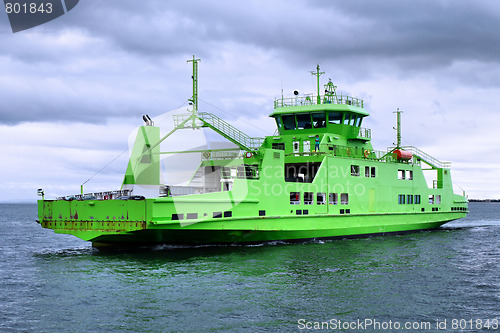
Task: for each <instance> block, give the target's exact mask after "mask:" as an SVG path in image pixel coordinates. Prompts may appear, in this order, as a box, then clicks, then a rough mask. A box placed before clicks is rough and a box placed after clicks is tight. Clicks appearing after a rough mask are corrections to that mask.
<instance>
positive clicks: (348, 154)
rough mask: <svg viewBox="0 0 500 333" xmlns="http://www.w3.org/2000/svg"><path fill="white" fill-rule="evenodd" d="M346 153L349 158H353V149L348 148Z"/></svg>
mask: <svg viewBox="0 0 500 333" xmlns="http://www.w3.org/2000/svg"><path fill="white" fill-rule="evenodd" d="M346 153H347V156H351V148H347V151H346Z"/></svg>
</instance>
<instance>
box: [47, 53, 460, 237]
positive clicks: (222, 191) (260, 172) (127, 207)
mask: <svg viewBox="0 0 500 333" xmlns="http://www.w3.org/2000/svg"><path fill="white" fill-rule="evenodd" d="M198 61H199V59H195V57H193V59H192V60H189V62H192V65H193V77H192V78H193V96H192V98H191V99H189V101H190V105H192V107H191V106H190V107H189V108H187V109H186V111H185V112H183V113H180V114H175V115H173V126H172V127H171V128H169V129H167V132H166V133H163V134H161V132H160V127H159V126H155V123H154V122H153V120H152V119H151V118H150V117H149V116H144V117H143V120H144V121H145V124H143V126H140V127H139V128H138V131H137V134H136V137H135V142H134V144H133V148H132V149H131V153H130V159H129V162H128V166H127V169H126V172H125V176H124V179H123V184H122V187H121V188H120V190H116V191H107V192H98V193H84V192H83V185H82V189H81V191H80V194H78V195H73V196H64V197H59V198H57V199H53V200H49V199H46V198H45V197H44V191H43V189H39V190H38V194H39V195H40V196H41V200H39V201H38V222H39V223H40V225H41V226H42V227H44V228H49V229H53V230H54V231H55V232H56V233H64V234H71V235H74V236H76V237H79V238H81V239H83V240H86V241H91V242H92V244H93V246H95V247H100V246H106V245H142V244H186V245H198V244H220V243H223V244H232V243H259V242H269V241H297V240H307V239H326V238H343V237H355V236H366V235H374V234H389V233H404V232H414V231H418V230H427V229H435V228H438V227H439V226H440V225H442V224H444V223H446V222H448V221H452V220H455V219H459V218H463V217H465V216H466V215H467V211H468V200H467V198H466V195H465V193H463V194H461V195H460V194H454V192H453V187H452V181H451V172H450V168H451V164H450V163H449V162H441V161H439V160H437V159H435V158H433V157H431V156H429V155H428V154H426V153H424V152H423V151H421V150H419V149H418V148H416V147H413V146H402V145H401V127H400V124H401V118H400V117H401V111H399V110H398V111H396V114H397V123H398V126H397V145H395V147H389V148H387V149H386V150H385V151H378V150H374V149H373V146H372V142H371V140H372V138H371V130H370V129H367V128H364V127H362V125H363V121H364V119H365V117H368V116H369V114H368V113H367V111H366V110H365V109H364V101H363V100H362V99H359V98H354V97H351V96H347V95H345V94H340V93H338V92H337V86H335V85H334V84H333V83H332V82H331V80H329V81H328V83H327V84H326V85H324V93H323V94H321V91H320V76H321V75H322V74H324V73H323V72H320V68H319V65H318V66H317V69H316V71H314V72H311V73H312V74H313V75H315V76H316V79H317V90H318V91H317V95H312V94H311V95H304V96H300V95H299V94H298V92H294V93H295V96H294V97H292V98H285V97H283V96H281V97H280V98H278V99H276V100H275V101H274V112H272V113H271V114H270V117H272V118H274V120H275V121H276V125H277V130H276V132H275V133H274V135H271V136H266V137H265V138H254V137H250V136H248V135H246V134H244V133H243V132H241V131H239V130H238V129H236V128H235V127H233V126H232V125H230V124H229V123H227V122H226V121H224V120H222V119H221V118H219V117H217V116H216V115H214V114H211V113H206V112H199V111H198V78H197V76H198V75H197V74H198ZM207 129H209V130H212V131H214V132H215V133H217V134H218V135H220V136H222V137H223V138H225V140H226V143H231V144H230V145H227V144H226V145H202V146H197V147H194V148H189V149H187V150H179V151H175V149H174V150H169V151H165V150H163V149H162V146H163V143H164V142H167V141H168V140H169V139H171V138H173V137H174V135H175V133H179V132H184V133H183V134H182V135H184V136H183V137H184V138H186V140H187V138H189V137H191V136H193V135H194V134H195V133H198V132H197V131H203V130H207ZM170 147H171V146H170ZM175 154H177V155H178V156H184V155H182V154H187V155H190V156H194V157H195V158H196V159H197V160H196V159H195V160H196V161H197V162H196V165H197V167H196V168H194V170H192V173H191V176H190V178H189V179H188V180H187V181H184V182H182V183H179V182H176V181H175V175H174V176H171V177H169V176H168V175H167V176H166V177H165V176H163V175H162V172H164V170H165V169H166V167H165V163H167V167H168V166H169V165H168V162H165V160H168V158H167V159H165V157H169V156H172V155H175ZM187 155H186V156H187ZM181 161H182V159H181ZM181 168H182V166H181ZM183 171H185V170H183ZM424 171H425V172H426V174H427V173H430V176H431V179H430V180H426V178H425V177H424Z"/></svg>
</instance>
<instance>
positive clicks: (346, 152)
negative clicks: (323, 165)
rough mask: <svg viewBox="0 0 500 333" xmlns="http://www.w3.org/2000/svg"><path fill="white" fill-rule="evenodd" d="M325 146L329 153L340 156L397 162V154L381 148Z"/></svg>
mask: <svg viewBox="0 0 500 333" xmlns="http://www.w3.org/2000/svg"><path fill="white" fill-rule="evenodd" d="M322 146H323V147H325V146H326V147H325V148H326V151H327V154H329V155H333V156H338V157H347V158H357V159H368V160H377V161H381V162H395V161H396V156H395V154H387V153H386V152H384V151H380V150H374V149H372V150H368V149H366V148H365V147H350V146H341V145H334V144H323V145H322ZM311 154H315V153H311Z"/></svg>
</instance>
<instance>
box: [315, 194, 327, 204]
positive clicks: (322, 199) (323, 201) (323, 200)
mask: <svg viewBox="0 0 500 333" xmlns="http://www.w3.org/2000/svg"><path fill="white" fill-rule="evenodd" d="M316 203H317V204H318V205H326V193H318V194H317V195H316Z"/></svg>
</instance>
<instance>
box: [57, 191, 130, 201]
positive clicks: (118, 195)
mask: <svg viewBox="0 0 500 333" xmlns="http://www.w3.org/2000/svg"><path fill="white" fill-rule="evenodd" d="M131 195H132V190H131V189H127V190H116V191H103V192H92V193H84V194H75V195H67V196H63V197H58V198H57V200H67V201H70V200H112V199H123V198H128V197H130V196H131Z"/></svg>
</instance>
